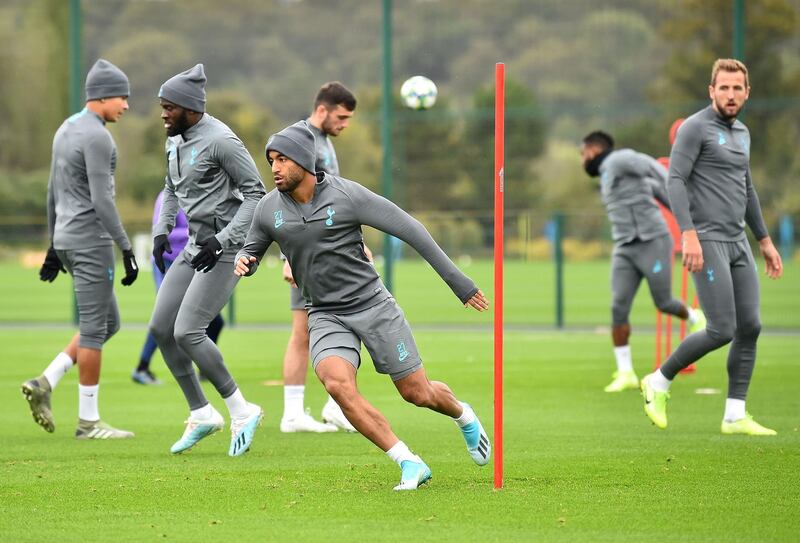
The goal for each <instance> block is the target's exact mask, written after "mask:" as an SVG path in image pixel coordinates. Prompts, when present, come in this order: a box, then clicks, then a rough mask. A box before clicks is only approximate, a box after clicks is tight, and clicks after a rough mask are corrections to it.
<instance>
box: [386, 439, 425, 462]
mask: <svg viewBox="0 0 800 543" xmlns="http://www.w3.org/2000/svg"><path fill="white" fill-rule="evenodd" d="M386 455H387V456H388V457H389V458H391V459H392V462H397V465H398V466H399V465H400V463H401V462H403V461H405V460H411V461H413V462H419V461H420V460H419V457H418V456H417V455H415V454H413V453H412V452H411V451H410V450H409V449H408V447H407V446H406V444H405V443H403V442H402V441H398V442H397V443H395V444H394V445H393V446H392V448H391V449H389V450H388V451H386Z"/></svg>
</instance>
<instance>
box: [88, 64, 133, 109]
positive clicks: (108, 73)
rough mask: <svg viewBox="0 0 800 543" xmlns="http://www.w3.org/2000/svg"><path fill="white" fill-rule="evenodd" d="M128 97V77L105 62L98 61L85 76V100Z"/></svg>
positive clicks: (129, 89) (129, 88)
mask: <svg viewBox="0 0 800 543" xmlns="http://www.w3.org/2000/svg"><path fill="white" fill-rule="evenodd" d="M130 95H131V85H130V83H129V82H128V76H126V75H125V73H124V72H123V71H122V70H120V69H119V68H117V67H116V66H114V65H113V64H111V63H110V62H109V61H107V60H104V59H102V58H101V59H98V60H97V62H95V63H94V66H92V68H91V70H89V73H88V74H86V100H99V99H100V98H112V97H114V96H130Z"/></svg>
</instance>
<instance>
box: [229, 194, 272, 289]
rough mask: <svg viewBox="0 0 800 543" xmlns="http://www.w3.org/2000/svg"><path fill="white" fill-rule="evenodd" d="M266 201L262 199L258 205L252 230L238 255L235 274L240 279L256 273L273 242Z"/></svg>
mask: <svg viewBox="0 0 800 543" xmlns="http://www.w3.org/2000/svg"><path fill="white" fill-rule="evenodd" d="M266 200H267V199H266V198H262V199H261V201H260V202H258V204H256V209H255V212H254V213H253V222H252V223H251V224H250V230H248V232H247V238H246V239H245V241H244V246H243V247H242V248H241V249H240V250H239V252H238V253H236V259H235V260H234V268H233V273H234V274H236V275H238V276H239V277H249V276H251V275H253V274H254V273H256V270H257V269H258V264H259V263H260V262H261V259H262V258H263V257H264V253H266V252H267V249H268V248H269V246H270V244H271V243H272V241H273V240H272V236H271V235H270V233H269V230H268V229H267V222H266V221H265V220H264V219H265V217H266V215H265V213H266V212H265V210H264V208H265V207H266V204H265V202H266Z"/></svg>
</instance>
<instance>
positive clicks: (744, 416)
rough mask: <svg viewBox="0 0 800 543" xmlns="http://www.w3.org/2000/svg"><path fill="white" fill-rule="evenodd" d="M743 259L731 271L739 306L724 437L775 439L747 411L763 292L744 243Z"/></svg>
mask: <svg viewBox="0 0 800 543" xmlns="http://www.w3.org/2000/svg"><path fill="white" fill-rule="evenodd" d="M737 245H739V247H740V257H739V258H738V259H737V260H736V261H734V263H733V266H732V268H731V276H732V278H733V293H734V299H735V303H736V332H735V333H734V335H733V341H732V342H731V347H730V350H729V351H728V397H727V399H726V401H725V414H724V416H723V420H722V426H721V429H722V433H723V434H747V435H775V434H776V433H777V432H775V431H774V430H771V429H769V428H765V427H764V426H762V425H760V424H758V423H757V422H756V421H754V420H753V419H752V417H750V415H749V414H748V413H747V411H746V409H745V399H746V398H747V390H748V388H749V387H750V380H751V378H752V376H753V369H754V367H755V363H756V342H757V341H758V336H759V333H760V332H761V317H760V305H761V300H760V288H759V284H758V273H757V271H756V265H755V261H754V259H753V254H752V252H751V251H750V246H749V244H748V243H747V241H741V242H739V243H738V244H737Z"/></svg>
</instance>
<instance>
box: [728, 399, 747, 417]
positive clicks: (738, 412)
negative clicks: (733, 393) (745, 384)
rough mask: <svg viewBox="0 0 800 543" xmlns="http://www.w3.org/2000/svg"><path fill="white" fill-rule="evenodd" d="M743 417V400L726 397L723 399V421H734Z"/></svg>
mask: <svg viewBox="0 0 800 543" xmlns="http://www.w3.org/2000/svg"><path fill="white" fill-rule="evenodd" d="M744 417H745V411H744V400H737V399H735V398H727V399H726V400H725V416H724V417H723V418H724V420H725V422H736V421H737V420H740V419H743V418H744Z"/></svg>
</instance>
